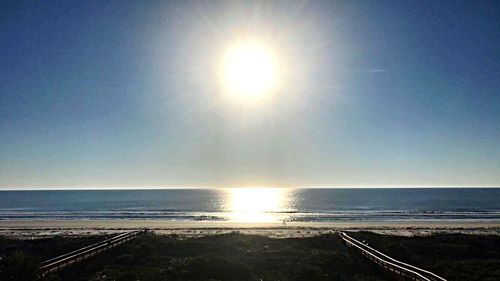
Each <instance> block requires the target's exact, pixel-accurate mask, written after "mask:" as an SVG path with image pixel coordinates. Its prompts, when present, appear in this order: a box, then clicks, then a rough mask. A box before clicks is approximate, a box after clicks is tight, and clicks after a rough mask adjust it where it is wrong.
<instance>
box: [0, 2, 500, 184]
mask: <svg viewBox="0 0 500 281" xmlns="http://www.w3.org/2000/svg"><path fill="white" fill-rule="evenodd" d="M499 11H500V2H498V1H487V0H483V1H247V2H237V1H91V0H89V1H67V0H65V1H2V3H1V4H0V188H4V189H5V188H103V187H128V188H129V187H233V186H234V187H238V186H246V187H249V186H252V187H254V186H277V187H356V186H363V187H368V186H381V187H384V186H402V187H406V186H500V79H499V78H500V76H499V72H500V47H499V46H500V12H499ZM248 38H252V40H258V41H259V42H263V43H264V44H266V46H270V48H271V49H272V50H273V52H274V53H276V56H277V57H279V62H280V69H282V72H281V77H280V85H279V87H276V89H275V91H274V92H273V95H272V96H270V97H268V98H266V99H265V100H263V101H261V102H259V103H255V104H250V105H248V104H244V103H241V102H235V101H234V100H231V99H230V98H228V97H227V96H226V95H224V94H223V93H222V92H223V91H222V89H221V87H220V82H219V80H220V79H218V76H217V71H216V69H218V67H219V65H220V64H221V56H223V53H224V51H225V50H226V49H227V48H228V46H229V45H230V44H231V43H232V42H236V41H238V40H242V39H248Z"/></svg>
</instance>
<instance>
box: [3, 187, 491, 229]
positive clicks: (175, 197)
mask: <svg viewBox="0 0 500 281" xmlns="http://www.w3.org/2000/svg"><path fill="white" fill-rule="evenodd" d="M0 220H166V221H234V222H281V221H285V220H286V221H295V222H350V221H486V222H492V221H496V222H498V221H500V189H499V188H494V189H493V188H409V189H406V188H377V189H374V188H373V189H371V188H370V189H369V188H350V189H348V188H345V189H344V188H339V189H280V188H255V189H253V188H252V189H248V188H245V189H161V190H158V189H154V190H152V189H149V190H51V191H0Z"/></svg>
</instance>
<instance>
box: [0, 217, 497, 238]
mask: <svg viewBox="0 0 500 281" xmlns="http://www.w3.org/2000/svg"><path fill="white" fill-rule="evenodd" d="M143 228H147V229H150V230H153V231H155V233H156V234H160V235H169V234H176V235H180V236H186V237H194V236H205V235H214V234H222V233H228V232H239V233H243V234H255V235H264V236H269V237H275V238H287V237H311V236H316V235H321V234H326V233H329V232H331V231H337V230H349V231H370V232H374V233H378V234H386V235H397V236H427V235H432V234H445V233H460V234H475V235H500V222H463V221H461V222H456V221H435V222H422V221H415V222H408V221H405V222H339V223H314V222H310V223H303V222H300V223H294V222H289V223H287V224H286V225H284V224H282V223H236V222H172V221H155V220H106V221H102V220H101V221H97V220H95V221H90V220H86V221H0V235H1V236H6V237H11V238H12V237H14V238H21V239H35V238H42V237H52V236H66V237H68V236H76V237H78V236H86V235H100V234H113V233H118V232H123V231H128V230H134V229H143Z"/></svg>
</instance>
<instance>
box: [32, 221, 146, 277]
mask: <svg viewBox="0 0 500 281" xmlns="http://www.w3.org/2000/svg"><path fill="white" fill-rule="evenodd" d="M146 233H147V230H137V231H131V232H126V233H122V234H119V235H117V236H115V237H112V238H109V239H106V240H104V241H101V242H98V243H95V244H92V245H89V246H86V247H83V248H80V249H78V250H75V251H72V252H69V253H66V254H64V255H60V256H58V257H55V258H52V259H49V260H46V261H44V262H42V263H41V266H40V274H41V276H42V277H44V276H47V275H50V274H52V273H56V272H58V271H60V270H62V269H64V268H67V267H68V266H71V265H73V264H75V263H77V262H81V261H84V260H86V259H88V258H90V257H93V256H95V255H97V254H98V253H102V252H104V251H106V250H109V249H111V248H114V247H116V246H118V245H121V244H123V243H125V242H127V241H130V240H132V239H135V238H137V237H138V236H140V235H143V234H146Z"/></svg>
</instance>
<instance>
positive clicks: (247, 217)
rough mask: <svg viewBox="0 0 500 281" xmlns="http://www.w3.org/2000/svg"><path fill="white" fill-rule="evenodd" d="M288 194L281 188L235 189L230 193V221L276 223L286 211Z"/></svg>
mask: <svg viewBox="0 0 500 281" xmlns="http://www.w3.org/2000/svg"><path fill="white" fill-rule="evenodd" d="M286 201H287V194H286V191H285V190H284V189H280V188H235V189H231V190H230V193H229V202H228V203H229V204H228V206H227V207H226V208H227V209H228V211H230V212H231V213H230V220H231V221H234V222H247V223H248V222H276V221H280V220H281V219H280V218H278V217H277V216H276V213H280V212H282V211H284V210H285V209H286Z"/></svg>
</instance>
